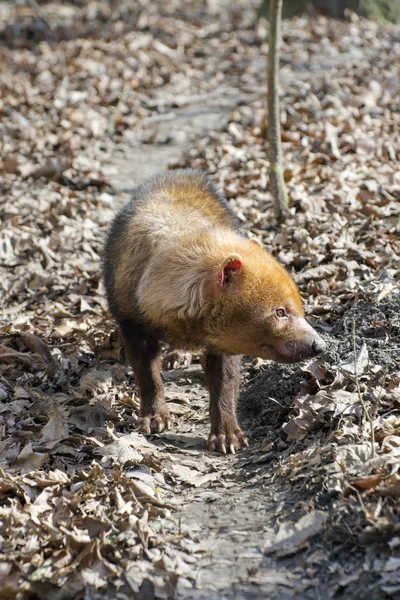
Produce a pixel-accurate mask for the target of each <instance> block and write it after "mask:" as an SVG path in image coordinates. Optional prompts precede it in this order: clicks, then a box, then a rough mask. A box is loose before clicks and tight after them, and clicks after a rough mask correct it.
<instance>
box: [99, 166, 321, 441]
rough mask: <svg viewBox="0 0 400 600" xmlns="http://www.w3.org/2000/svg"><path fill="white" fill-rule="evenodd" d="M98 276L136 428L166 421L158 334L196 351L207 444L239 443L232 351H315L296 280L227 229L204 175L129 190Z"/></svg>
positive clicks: (289, 358) (278, 356)
mask: <svg viewBox="0 0 400 600" xmlns="http://www.w3.org/2000/svg"><path fill="white" fill-rule="evenodd" d="M104 282H105V287H106V292H107V297H108V302H109V306H110V310H111V313H112V314H113V316H114V317H115V319H116V320H117V322H118V325H119V328H120V331H121V335H122V339H123V343H124V346H125V350H126V354H127V357H128V359H129V361H130V364H131V366H132V368H133V371H134V374H135V378H136V382H137V385H138V389H139V395H140V423H141V427H142V430H143V431H144V432H145V433H150V432H152V431H155V432H162V431H164V430H165V429H170V427H171V419H170V416H169V414H168V409H167V406H166V402H165V399H164V390H163V384H162V380H161V374H160V370H161V358H160V356H161V353H160V352H161V349H160V341H165V342H168V343H169V344H170V345H172V346H173V347H174V348H179V349H182V350H195V349H200V348H201V349H204V355H203V367H204V373H205V382H206V384H207V387H208V390H209V394H210V419H211V433H210V436H209V438H208V447H209V449H210V450H217V451H219V452H222V453H226V452H227V450H229V451H230V452H232V453H234V452H235V450H237V449H238V448H239V447H240V446H242V445H246V446H247V438H246V436H245V434H244V433H243V431H242V430H241V429H240V427H239V425H238V422H237V418H236V401H237V398H238V394H239V383H240V362H241V355H242V354H245V355H247V356H251V357H260V358H264V359H269V360H275V361H278V362H283V363H294V362H298V361H302V360H305V359H308V358H310V357H313V356H316V355H318V354H320V353H321V352H323V351H324V349H325V343H324V341H323V340H322V339H321V338H320V337H319V335H318V334H317V333H316V332H315V331H314V329H313V328H312V327H311V326H310V325H309V324H308V323H307V321H306V320H305V318H304V311H303V308H302V303H301V299H300V296H299V292H298V290H297V287H296V285H295V283H294V281H293V280H292V278H291V277H290V275H289V274H288V273H287V272H286V270H285V269H284V268H283V267H282V266H281V265H280V264H279V263H278V262H277V261H276V260H275V259H274V258H273V257H272V256H271V255H270V254H268V252H266V251H265V250H264V249H263V248H262V247H261V245H260V244H259V243H258V242H256V241H254V240H249V239H247V238H245V237H244V236H243V235H241V233H240V231H239V230H238V229H237V226H236V222H235V217H234V215H233V213H232V212H231V210H230V208H229V206H228V203H227V202H226V200H225V199H224V197H223V196H222V194H221V193H220V192H219V191H218V190H217V188H216V187H215V186H214V185H213V183H212V182H211V181H210V180H209V179H208V177H207V176H206V175H205V174H203V173H202V172H200V171H194V170H191V169H187V170H186V169H184V170H177V171H170V172H167V173H165V174H163V175H160V176H158V177H156V178H154V179H152V180H151V181H149V182H148V183H145V184H144V185H141V186H139V187H138V188H136V189H135V190H134V191H133V195H132V198H131V200H130V201H129V202H128V203H127V204H126V206H125V207H124V208H123V209H122V210H121V211H120V212H119V214H117V216H116V217H115V219H114V221H113V223H112V225H111V227H110V230H109V233H108V238H107V241H106V245H105V252H104Z"/></svg>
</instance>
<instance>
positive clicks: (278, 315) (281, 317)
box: [275, 308, 286, 319]
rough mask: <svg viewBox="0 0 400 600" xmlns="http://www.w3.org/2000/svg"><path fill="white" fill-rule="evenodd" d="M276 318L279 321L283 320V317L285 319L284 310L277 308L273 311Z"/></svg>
mask: <svg viewBox="0 0 400 600" xmlns="http://www.w3.org/2000/svg"><path fill="white" fill-rule="evenodd" d="M275 314H276V316H277V317H278V318H279V319H283V317H286V313H285V309H284V308H277V309H276V311H275Z"/></svg>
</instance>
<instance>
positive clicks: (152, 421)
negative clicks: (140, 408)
mask: <svg viewBox="0 0 400 600" xmlns="http://www.w3.org/2000/svg"><path fill="white" fill-rule="evenodd" d="M137 425H138V427H139V431H141V432H142V433H144V434H145V435H150V434H151V433H162V432H163V431H168V430H169V429H171V427H172V419H171V417H170V416H169V414H168V413H160V414H157V415H148V416H147V417H139V419H138V420H137Z"/></svg>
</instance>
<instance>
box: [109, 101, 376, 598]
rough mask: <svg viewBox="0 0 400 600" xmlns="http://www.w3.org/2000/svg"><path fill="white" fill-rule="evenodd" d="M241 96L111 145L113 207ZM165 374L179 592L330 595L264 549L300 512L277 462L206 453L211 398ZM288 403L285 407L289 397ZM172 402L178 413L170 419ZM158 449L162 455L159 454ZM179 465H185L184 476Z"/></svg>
mask: <svg viewBox="0 0 400 600" xmlns="http://www.w3.org/2000/svg"><path fill="white" fill-rule="evenodd" d="M245 98H246V95H245V94H241V93H240V92H239V91H235V90H230V94H228V95H227V96H225V97H224V102H223V105H222V106H221V99H220V98H215V99H213V98H212V99H210V100H208V101H207V102H206V103H204V102H203V103H202V105H201V108H200V107H199V104H197V103H196V104H193V105H190V104H189V105H188V106H187V107H185V109H181V110H177V111H176V112H175V113H174V115H172V118H170V119H168V120H164V121H161V122H160V129H161V130H159V131H158V134H159V135H160V134H161V135H163V134H166V133H167V132H168V131H169V130H170V129H171V128H173V129H174V130H176V129H179V130H181V131H182V132H184V136H183V137H182V140H183V141H182V143H181V144H176V143H172V144H168V145H166V146H165V145H160V144H146V145H141V146H138V147H135V146H127V145H126V146H120V147H118V148H117V150H116V152H115V153H114V155H113V157H112V159H111V163H110V167H111V168H110V170H109V171H108V173H109V178H110V180H111V183H112V184H113V186H114V188H115V189H116V190H117V191H118V192H119V193H118V194H117V195H116V196H115V197H114V203H115V206H116V207H117V206H119V205H120V203H122V202H123V201H124V199H126V196H127V193H129V190H130V189H131V188H132V187H134V186H135V185H137V184H139V183H141V182H142V181H143V180H144V179H146V178H147V177H150V176H152V175H154V174H156V173H158V172H160V171H162V170H164V169H166V168H167V167H168V165H169V164H170V163H172V162H176V161H177V160H179V158H180V156H181V155H182V153H184V152H185V151H187V150H188V149H190V146H191V143H192V142H193V141H195V140H196V139H198V138H199V137H200V136H202V135H205V134H206V133H207V132H208V131H209V130H214V131H218V129H222V128H223V127H224V126H225V124H226V122H227V119H228V116H229V114H230V112H231V110H232V109H233V108H234V107H235V106H236V104H237V102H238V100H239V99H241V100H243V99H245ZM106 172H107V169H106ZM248 367H249V365H247V369H246V366H244V371H246V372H247V370H248ZM164 375H165V379H166V380H167V382H166V388H167V398H169V399H170V411H171V414H172V415H173V416H175V419H177V420H178V423H176V424H175V427H174V430H173V431H172V432H171V433H168V434H165V435H163V436H161V437H160V438H159V439H157V436H156V437H154V438H153V439H152V443H154V444H155V446H156V447H157V449H158V450H160V453H159V454H158V457H159V459H160V460H161V462H162V463H163V472H164V471H165V472H166V473H167V474H168V473H169V474H170V473H171V468H172V469H173V473H174V475H176V477H174V479H173V481H172V484H171V485H170V486H169V489H168V499H169V500H170V501H172V502H173V504H174V505H175V506H176V507H177V508H176V510H175V511H173V512H172V513H171V516H170V518H169V519H167V520H166V521H165V522H164V523H163V532H164V534H167V535H170V536H171V538H175V537H176V535H177V531H179V535H178V538H180V541H179V542H178V543H177V546H178V548H179V550H180V551H183V553H182V554H181V556H182V558H183V563H182V564H184V565H185V569H187V573H186V575H187V577H185V569H183V571H182V573H181V577H180V580H179V582H178V588H177V590H176V591H177V595H178V597H179V598H182V599H183V598H185V599H187V600H191V599H193V600H221V599H226V600H245V599H246V600H258V599H261V598H271V599H272V598H274V599H277V600H278V599H279V600H285V599H289V598H293V597H296V598H299V599H304V600H306V599H314V598H317V599H318V598H327V597H329V598H330V597H333V594H334V593H335V592H337V587H338V586H337V585H333V586H332V589H331V593H329V592H327V589H326V583H325V582H324V578H325V577H327V576H328V575H327V573H326V567H325V568H324V569H320V573H318V572H314V573H313V576H310V573H309V569H308V566H307V564H306V563H305V562H304V560H303V558H302V555H301V553H300V556H298V555H295V556H294V557H290V556H289V557H286V558H284V559H283V560H278V561H277V560H275V559H274V558H271V557H267V556H265V554H264V548H265V546H266V545H268V544H269V543H272V541H273V539H274V537H275V533H276V530H277V527H278V525H279V526H282V524H285V523H286V525H287V527H288V528H290V527H293V524H294V523H295V522H296V520H297V518H299V516H301V515H302V511H301V508H300V511H297V510H296V509H295V508H293V507H294V505H295V504H296V501H300V505H301V502H302V501H303V498H302V495H301V494H298V493H297V492H294V490H293V488H292V487H291V486H290V483H289V484H288V482H286V483H283V482H282V481H280V482H279V483H277V482H276V481H275V475H276V462H272V463H271V462H265V464H264V460H263V455H262V454H260V448H261V447H262V444H260V443H255V442H254V443H253V445H252V447H251V448H249V449H243V450H241V451H240V453H239V454H238V455H237V456H235V457H232V456H227V457H220V456H217V455H215V454H213V453H210V452H208V451H207V450H206V449H205V440H206V438H207V435H208V401H207V394H206V391H205V389H204V387H203V386H202V376H201V369H200V366H199V365H198V364H197V365H193V366H192V367H190V368H189V369H186V370H178V371H174V372H171V371H170V372H165V373H164ZM169 386H172V388H171V387H169ZM175 396H178V397H179V398H180V402H182V401H184V402H185V403H186V402H189V403H191V404H189V409H188V410H187V412H186V414H185V411H183V415H184V423H183V424H182V411H181V408H182V405H181V404H180V405H177V404H176V403H174V398H175ZM193 398H194V399H195V403H194V406H193ZM285 399H286V401H288V403H289V404H290V402H291V400H292V399H293V398H290V396H289V397H288V398H285ZM171 401H172V403H171ZM183 406H186V404H184V405H183ZM177 407H178V409H179V410H178V413H177V414H176V413H175V415H174V411H175V410H176V408H177ZM253 417H254V415H253ZM242 421H244V424H245V425H246V424H247V425H248V429H249V428H250V433H251V428H252V427H253V428H254V418H253V419H252V418H251V417H250V418H249V417H248V416H247V418H246V410H245V409H244V411H243V410H242ZM165 453H166V454H167V458H165V457H164V458H163V455H164V454H165ZM171 458H172V462H171V460H170V459H171ZM185 469H190V470H191V471H190V474H188V473H186V472H185V471H184V470H185ZM193 474H194V475H195V476H199V477H202V476H204V483H199V485H198V487H193V485H191V483H190V480H191V477H192V476H193ZM168 479H169V478H168V476H167V480H168ZM196 485H197V484H196ZM360 559H361V557H360ZM193 581H194V582H195V583H194V586H193ZM149 585H150V588H151V590H153V591H151V592H149V591H148V590H147V591H145V592H144V593H145V594H149V593H154V594H155V596H154V597H158V596H157V593H156V589H154V588H153V584H150V583H149ZM186 586H187V587H186ZM347 593H348V594H349V595H347V596H343V597H346V598H350V597H354V598H361V597H364V596H362V595H361V591H359V590H358V591H356V592H355V596H351V595H350V592H347ZM335 597H341V596H340V595H339V596H335ZM368 597H372V596H368ZM146 598H147V596H146Z"/></svg>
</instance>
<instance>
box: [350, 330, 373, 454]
mask: <svg viewBox="0 0 400 600" xmlns="http://www.w3.org/2000/svg"><path fill="white" fill-rule="evenodd" d="M352 333H353V355H354V379H355V382H356V388H357V394H358V399H359V400H360V404H361V406H362V409H363V413H364V418H365V419H366V420H367V421H368V423H369V424H370V427H371V457H372V458H375V432H374V421H373V419H371V417H370V415H369V412H368V409H367V406H366V404H365V402H364V399H363V397H362V394H361V390H360V383H359V381H358V372H357V348H356V322H355V321H353V332H352Z"/></svg>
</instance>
